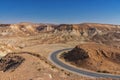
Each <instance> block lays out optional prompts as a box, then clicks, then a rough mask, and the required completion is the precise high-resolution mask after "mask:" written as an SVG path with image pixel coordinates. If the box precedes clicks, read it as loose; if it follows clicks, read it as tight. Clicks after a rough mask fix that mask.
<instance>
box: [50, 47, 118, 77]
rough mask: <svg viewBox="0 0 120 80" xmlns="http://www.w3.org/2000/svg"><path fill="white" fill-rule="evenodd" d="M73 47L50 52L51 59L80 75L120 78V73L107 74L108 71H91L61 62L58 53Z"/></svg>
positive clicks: (54, 62) (63, 67)
mask: <svg viewBox="0 0 120 80" xmlns="http://www.w3.org/2000/svg"><path fill="white" fill-rule="evenodd" d="M71 49H72V48H67V49H61V50H57V51H55V52H53V53H51V54H50V56H49V60H50V61H51V62H52V63H53V64H54V65H56V66H57V67H59V68H62V69H64V70H67V71H69V72H72V73H76V74H78V75H83V76H87V77H93V78H117V79H120V75H112V74H107V73H97V72H90V71H87V70H82V69H77V68H74V67H72V66H69V65H67V64H64V63H63V62H61V61H60V60H59V59H58V58H57V55H58V54H59V53H60V52H61V51H66V50H71Z"/></svg>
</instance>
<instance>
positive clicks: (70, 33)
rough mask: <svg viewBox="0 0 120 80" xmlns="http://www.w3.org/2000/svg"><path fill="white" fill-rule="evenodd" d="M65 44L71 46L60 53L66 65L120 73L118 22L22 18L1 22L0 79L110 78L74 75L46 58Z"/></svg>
mask: <svg viewBox="0 0 120 80" xmlns="http://www.w3.org/2000/svg"><path fill="white" fill-rule="evenodd" d="M65 48H73V49H72V50H69V51H68V52H63V54H61V56H60V57H61V58H60V59H62V60H63V61H64V62H66V63H68V65H73V66H76V67H78V68H82V69H85V70H90V71H92V72H97V73H107V74H112V75H120V25H112V24H98V23H81V24H43V23H40V24H38V23H26V22H22V23H17V24H0V56H1V59H0V80H113V79H112V78H89V77H87V76H83V75H77V74H74V73H72V72H69V71H67V70H64V69H61V68H59V67H57V66H56V65H54V64H53V63H52V62H51V61H50V60H49V59H48V57H49V55H50V54H51V53H52V52H54V51H56V50H60V49H65ZM115 80H117V79H115ZM118 80H119V79H118Z"/></svg>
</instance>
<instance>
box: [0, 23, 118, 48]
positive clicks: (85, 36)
mask: <svg viewBox="0 0 120 80" xmlns="http://www.w3.org/2000/svg"><path fill="white" fill-rule="evenodd" d="M0 26H1V27H0V28H1V29H0V35H1V36H2V37H3V36H13V37H14V36H19V37H26V36H28V37H29V36H34V35H35V36H36V35H38V37H37V39H38V38H39V39H41V40H42V41H44V42H43V43H52V42H54V43H58V42H69V41H79V42H80V41H81V42H88V41H95V42H98V43H105V44H110V43H111V42H112V45H114V46H116V44H117V43H118V44H120V36H119V35H120V26H119V25H110V24H95V23H82V24H60V25H54V24H34V23H19V24H11V25H4V27H3V25H0ZM48 40H49V41H48ZM116 42H117V43H116ZM117 47H119V46H117Z"/></svg>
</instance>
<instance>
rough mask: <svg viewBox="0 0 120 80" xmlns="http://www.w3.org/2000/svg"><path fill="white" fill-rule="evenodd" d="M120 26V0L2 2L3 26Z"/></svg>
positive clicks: (7, 0) (0, 10)
mask: <svg viewBox="0 0 120 80" xmlns="http://www.w3.org/2000/svg"><path fill="white" fill-rule="evenodd" d="M18 22H36V23H83V22H92V23H110V24H120V0H0V23H18Z"/></svg>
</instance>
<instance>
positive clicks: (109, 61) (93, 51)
mask: <svg viewBox="0 0 120 80" xmlns="http://www.w3.org/2000/svg"><path fill="white" fill-rule="evenodd" d="M61 56H62V57H63V58H64V59H65V61H67V62H70V63H71V64H73V65H76V66H78V67H81V68H85V69H88V70H93V71H97V72H102V73H113V74H120V67H119V66H120V50H119V49H116V48H113V47H109V46H106V45H102V44H96V43H86V44H80V45H77V46H76V47H75V48H73V49H72V50H71V51H69V52H67V53H64V54H62V55H61Z"/></svg>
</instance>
